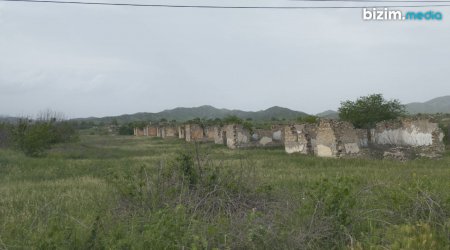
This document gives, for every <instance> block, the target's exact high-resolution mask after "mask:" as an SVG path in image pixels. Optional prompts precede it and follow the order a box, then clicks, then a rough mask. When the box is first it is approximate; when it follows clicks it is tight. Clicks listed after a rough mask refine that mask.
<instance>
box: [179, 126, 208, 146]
mask: <svg viewBox="0 0 450 250" xmlns="http://www.w3.org/2000/svg"><path fill="white" fill-rule="evenodd" d="M184 128H185V134H186V141H187V142H190V141H203V139H204V137H205V134H204V131H203V128H202V127H201V126H200V125H198V124H186V125H185V126H184Z"/></svg>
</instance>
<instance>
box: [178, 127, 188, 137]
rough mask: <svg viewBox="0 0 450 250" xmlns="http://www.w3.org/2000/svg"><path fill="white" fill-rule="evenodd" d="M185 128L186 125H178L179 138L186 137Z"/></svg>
mask: <svg viewBox="0 0 450 250" xmlns="http://www.w3.org/2000/svg"><path fill="white" fill-rule="evenodd" d="M185 132H186V131H185V128H184V126H178V138H179V139H186V134H185Z"/></svg>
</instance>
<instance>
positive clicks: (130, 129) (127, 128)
mask: <svg viewBox="0 0 450 250" xmlns="http://www.w3.org/2000/svg"><path fill="white" fill-rule="evenodd" d="M133 134H134V124H133V123H128V124H126V125H122V126H120V127H119V135H133Z"/></svg>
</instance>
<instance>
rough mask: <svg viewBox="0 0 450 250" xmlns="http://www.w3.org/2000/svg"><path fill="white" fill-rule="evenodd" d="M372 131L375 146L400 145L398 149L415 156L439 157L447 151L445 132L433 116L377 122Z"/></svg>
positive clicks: (392, 146)
mask: <svg viewBox="0 0 450 250" xmlns="http://www.w3.org/2000/svg"><path fill="white" fill-rule="evenodd" d="M370 132H371V143H372V144H373V145H374V147H376V146H384V147H385V148H389V147H390V148H394V147H397V148H398V147H400V148H401V150H397V151H399V152H402V154H405V152H406V154H407V155H412V156H413V157H415V156H425V157H439V156H440V155H442V153H443V152H444V151H445V144H444V141H443V138H444V133H443V132H442V130H441V129H440V128H439V124H438V123H437V122H436V121H434V120H433V119H432V118H424V117H410V118H402V119H396V120H390V121H383V122H379V123H377V124H376V127H375V129H372V130H371V131H370ZM391 151H392V150H391ZM386 152H388V153H389V151H386ZM397 153H398V152H397ZM398 154H400V153H398Z"/></svg>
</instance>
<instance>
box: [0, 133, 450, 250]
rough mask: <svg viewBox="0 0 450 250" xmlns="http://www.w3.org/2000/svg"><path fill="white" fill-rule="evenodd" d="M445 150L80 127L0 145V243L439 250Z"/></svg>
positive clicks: (446, 210)
mask: <svg viewBox="0 0 450 250" xmlns="http://www.w3.org/2000/svg"><path fill="white" fill-rule="evenodd" d="M449 245H450V154H448V153H447V154H446V156H445V157H444V158H443V159H439V160H429V159H419V160H414V161H410V162H406V163H403V162H394V161H375V160H364V159H325V158H317V157H311V156H302V155H287V154H286V153H285V152H284V150H283V149H281V148H280V149H270V150H269V149H247V150H234V151H233V150H229V149H227V148H226V147H224V146H217V145H213V144H198V145H194V144H187V143H185V142H183V141H180V140H175V139H173V140H162V139H158V138H136V137H131V136H130V137H121V136H96V135H82V136H81V138H80V141H79V142H76V143H69V144H60V145H57V146H56V147H54V148H53V149H52V150H50V152H49V153H48V154H47V155H46V156H45V157H40V158H30V157H26V156H24V155H23V154H22V153H19V152H17V151H12V150H8V149H0V249H30V248H31V249H450V248H449Z"/></svg>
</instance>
